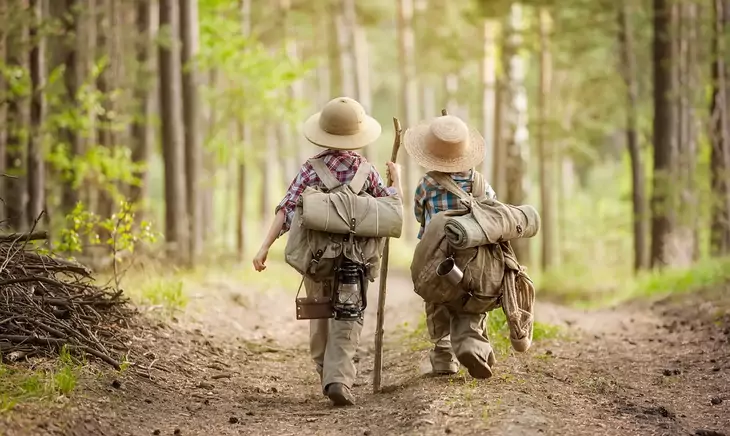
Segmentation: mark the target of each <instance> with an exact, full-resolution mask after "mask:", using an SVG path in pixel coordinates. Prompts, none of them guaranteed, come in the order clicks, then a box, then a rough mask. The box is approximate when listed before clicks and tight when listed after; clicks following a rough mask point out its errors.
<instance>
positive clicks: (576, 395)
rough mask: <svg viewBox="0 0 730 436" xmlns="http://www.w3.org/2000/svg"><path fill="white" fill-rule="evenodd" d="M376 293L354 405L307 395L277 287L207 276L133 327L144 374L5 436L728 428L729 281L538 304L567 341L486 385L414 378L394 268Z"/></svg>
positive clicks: (504, 361)
mask: <svg viewBox="0 0 730 436" xmlns="http://www.w3.org/2000/svg"><path fill="white" fill-rule="evenodd" d="M389 290H390V292H389V295H388V310H387V318H386V340H387V341H388V343H387V345H386V355H385V369H384V371H385V374H384V385H385V386H386V388H385V392H384V393H381V394H379V395H372V394H371V385H370V381H371V376H372V374H371V368H372V343H373V331H374V327H375V303H374V301H375V298H374V297H375V295H376V290H375V289H372V290H371V292H372V297H371V301H373V304H371V305H370V307H369V308H368V317H367V319H366V323H365V333H364V335H363V340H362V343H361V358H360V361H359V364H358V365H359V376H358V383H357V385H356V387H355V389H354V391H355V394H356V396H357V398H358V405H357V406H356V407H351V408H345V409H333V408H331V407H330V406H329V404H328V401H327V400H326V398H324V397H323V396H322V395H321V393H320V388H319V385H318V378H317V376H316V373H315V372H314V369H313V365H312V363H311V361H310V359H309V356H308V353H307V346H306V341H307V331H308V329H307V324H306V322H303V321H296V320H295V319H294V318H293V316H292V315H291V314H292V311H293V306H294V304H293V295H292V294H291V293H290V292H283V291H280V290H273V289H269V290H259V291H253V290H250V288H246V287H244V286H242V285H240V284H233V283H230V282H228V281H226V280H223V279H221V280H209V281H208V282H207V283H205V285H204V286H203V287H202V288H201V289H200V290H199V291H198V292H196V296H197V298H194V303H193V304H192V305H191V307H190V308H189V310H188V313H187V314H186V315H185V316H184V317H182V318H181V319H180V320H179V323H178V324H177V325H175V326H174V327H166V326H162V325H160V326H158V327H156V328H153V329H149V330H146V331H143V332H140V333H139V334H138V335H137V337H136V339H135V344H134V346H135V347H137V348H141V349H145V350H148V351H149V352H148V354H147V355H146V356H145V357H144V361H139V362H137V363H138V364H140V365H142V366H143V367H144V368H147V367H149V375H150V377H151V379H147V378H143V377H139V376H137V375H133V374H126V375H124V376H123V377H121V378H119V379H118V380H117V382H120V383H114V384H113V383H112V382H113V379H112V378H109V377H105V378H101V379H99V380H91V381H89V382H88V383H86V386H85V389H84V391H83V392H84V394H82V396H81V397H80V398H77V399H76V400H75V401H72V402H71V404H70V405H68V406H67V407H64V408H60V409H59V410H58V411H55V412H52V413H50V414H48V415H47V416H46V417H45V418H37V417H36V418H34V421H33V422H30V421H29V420H26V421H15V422H14V423H13V426H12V427H11V428H10V430H9V431H8V435H9V436H10V435H13V436H14V435H16V434H17V435H21V434H23V435H25V434H70V435H86V434H89V435H91V434H94V435H148V434H162V435H172V434H181V435H239V434H250V435H268V434H271V435H289V434H291V435H294V434H297V435H303V434H313V435H314V434H317V435H329V434H332V435H336V434H347V435H358V434H360V435H380V434H383V435H386V434H387V435H390V434H394V435H397V434H414V435H415V434H418V435H430V434H463V435H472V434H473V435H484V434H495V435H502V434H509V435H533V434H555V435H559V434H560V435H562V434H571V435H595V434H602V435H634V434H641V435H651V434H657V435H677V434H698V435H699V434H705V435H712V434H722V432H727V433H728V434H730V345H728V340H729V339H730V296H728V295H730V292H728V291H730V289H725V290H724V294H723V293H717V292H715V293H713V294H711V296H710V294H707V295H701V296H700V295H695V296H693V297H691V298H689V299H684V300H678V301H675V300H666V301H662V302H658V303H655V304H653V305H649V304H648V303H647V304H641V305H640V304H634V305H629V306H625V307H621V308H617V309H615V310H605V311H600V312H591V313H586V312H581V311H577V310H574V309H569V308H565V307H561V306H555V305H552V304H549V303H545V302H542V301H538V303H539V304H538V306H537V310H538V314H537V318H538V320H541V321H543V322H547V323H551V324H556V325H561V326H564V327H566V329H567V331H568V337H567V338H564V339H560V340H545V341H540V342H537V343H536V344H535V345H534V347H533V349H531V351H530V352H528V353H527V354H525V355H512V354H509V355H502V356H500V357H499V360H498V364H497V367H496V368H495V370H496V373H495V377H493V378H492V379H491V380H487V381H476V380H474V379H471V378H470V377H468V376H466V377H464V376H462V375H458V376H455V377H445V378H433V377H429V376H427V375H425V374H424V372H426V371H428V363H427V349H425V348H424V347H423V341H422V340H420V341H414V339H412V338H410V339H409V338H406V335H405V333H406V332H407V331H408V330H409V329H412V328H413V326H414V325H417V324H418V322H419V320H420V317H421V311H422V303H421V302H420V300H419V298H418V297H417V296H416V295H415V294H413V292H411V290H410V285H409V281H408V280H407V279H406V278H405V277H402V276H394V277H392V279H391V280H390V282H389ZM718 295H719V296H718ZM723 295H724V296H723ZM705 300H711V301H713V302H712V303H709V302H705V303H701V302H702V301H705ZM682 307H686V309H682V310H680V308H682ZM404 323H407V325H406V326H405V327H403V325H404ZM0 423H2V421H0ZM176 431H177V433H176ZM698 431H699V432H698ZM702 431H708V432H706V433H702ZM709 431H715V432H716V433H711V432H709ZM1 433H2V432H0V434H1Z"/></svg>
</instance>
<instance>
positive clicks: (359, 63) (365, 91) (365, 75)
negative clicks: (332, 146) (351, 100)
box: [347, 0, 378, 162]
mask: <svg viewBox="0 0 730 436" xmlns="http://www.w3.org/2000/svg"><path fill="white" fill-rule="evenodd" d="M347 1H348V2H352V3H353V14H354V3H355V0H347ZM353 22H354V30H353V31H354V33H355V35H354V36H353V38H354V42H353V46H354V48H353V50H354V54H353V57H354V59H355V71H356V73H357V74H356V77H357V100H358V101H359V102H360V104H362V106H363V107H364V108H365V112H367V113H368V114H370V115H372V111H373V102H372V94H371V92H372V91H371V89H370V61H369V58H370V55H369V52H370V46H369V43H368V39H367V33H366V32H365V28H364V27H363V26H361V25H359V24H358V23H357V21H356V18H353ZM364 153H365V156H366V157H367V159H368V160H369V161H371V162H375V161H377V159H378V150H377V148H375V147H374V146H368V147H365V150H364Z"/></svg>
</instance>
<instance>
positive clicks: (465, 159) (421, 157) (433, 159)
mask: <svg viewBox="0 0 730 436" xmlns="http://www.w3.org/2000/svg"><path fill="white" fill-rule="evenodd" d="M430 125H431V121H422V122H420V123H419V124H417V125H416V126H414V127H411V128H409V129H408V130H406V132H405V134H404V135H403V145H404V146H405V147H406V151H407V152H408V154H409V155H410V156H411V157H412V158H413V160H415V161H416V163H417V164H418V165H420V166H422V167H424V168H426V169H427V170H429V171H439V172H442V173H460V172H464V171H469V170H470V169H473V168H474V167H476V166H477V165H479V164H481V163H482V162H483V161H484V157H485V156H484V153H485V150H486V145H485V141H484V137H483V136H482V135H481V133H479V131H478V130H477V129H474V128H472V127H469V149H468V150H467V151H466V152H465V153H464V154H463V155H461V156H459V157H456V158H453V159H444V158H440V157H438V156H434V155H432V154H430V153H428V151H427V150H426V149H425V148H424V139H425V137H426V135H427V134H428V130H429V126H430Z"/></svg>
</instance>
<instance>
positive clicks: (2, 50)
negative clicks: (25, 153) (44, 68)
mask: <svg viewBox="0 0 730 436" xmlns="http://www.w3.org/2000/svg"><path fill="white" fill-rule="evenodd" d="M8 8H9V5H8V4H7V3H5V2H0V20H2V22H7V21H8V20H9V15H10V14H9V12H8ZM6 38H7V29H6V28H5V26H0V59H2V60H3V61H4V60H5V59H6V50H7V44H6ZM7 90H8V86H7V84H6V82H5V78H4V77H3V76H2V75H0V95H2V94H5V93H6V92H7ZM0 120H2V121H3V126H2V127H0V174H5V169H6V162H5V161H6V157H7V147H6V144H7V143H6V140H7V133H8V130H10V129H9V126H8V125H7V124H6V123H5V120H7V111H6V105H5V104H0ZM3 179H4V177H2V176H0V198H2V199H4V198H5V185H6V182H5V180H3ZM3 219H5V208H4V207H0V220H3Z"/></svg>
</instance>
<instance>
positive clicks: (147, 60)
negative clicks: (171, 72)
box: [129, 0, 154, 222]
mask: <svg viewBox="0 0 730 436" xmlns="http://www.w3.org/2000/svg"><path fill="white" fill-rule="evenodd" d="M135 13H136V16H135V28H136V29H137V38H136V45H135V46H136V58H137V76H136V81H135V84H134V96H133V99H134V102H135V105H136V110H137V112H138V113H137V116H136V117H135V118H134V122H133V123H132V143H133V146H132V161H133V162H135V163H136V164H141V165H142V168H141V169H140V171H138V172H137V173H136V174H135V177H136V178H137V179H138V180H139V184H136V185H133V186H131V187H130V193H129V201H130V202H131V203H132V204H136V205H138V206H140V208H139V209H138V211H137V214H136V218H137V220H138V222H139V221H141V220H142V219H143V218H144V214H145V212H146V209H147V205H146V198H147V190H148V184H149V177H148V174H149V172H148V168H147V165H148V164H149V160H150V156H151V155H152V143H153V141H152V139H153V138H152V133H153V132H152V129H151V126H152V115H153V107H152V105H153V100H152V99H153V93H152V88H153V86H152V82H153V78H154V76H153V71H154V67H153V64H154V59H153V58H154V55H153V53H152V44H153V38H154V35H153V32H154V31H153V25H152V6H151V2H150V0H136V10H135Z"/></svg>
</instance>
